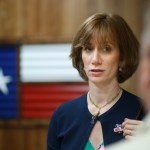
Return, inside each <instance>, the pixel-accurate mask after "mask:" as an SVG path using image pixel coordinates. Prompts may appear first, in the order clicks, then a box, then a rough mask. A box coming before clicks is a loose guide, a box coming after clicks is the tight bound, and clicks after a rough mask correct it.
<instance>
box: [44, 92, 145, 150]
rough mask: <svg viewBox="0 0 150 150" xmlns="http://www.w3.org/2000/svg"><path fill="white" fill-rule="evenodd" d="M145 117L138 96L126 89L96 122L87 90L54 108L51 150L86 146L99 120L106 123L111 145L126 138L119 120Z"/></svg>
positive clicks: (106, 141)
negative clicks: (119, 125) (90, 108)
mask: <svg viewBox="0 0 150 150" xmlns="http://www.w3.org/2000/svg"><path fill="white" fill-rule="evenodd" d="M143 117H144V111H143V109H142V106H141V103H140V102H139V99H138V97H136V96H135V95H133V94H131V93H129V92H127V91H125V90H123V94H122V96H121V98H120V99H119V100H118V101H117V102H116V104H115V105H113V106H112V107H111V108H110V109H109V110H108V111H107V112H105V113H104V114H102V115H100V116H99V117H97V118H96V119H95V120H94V123H92V122H91V121H92V115H91V113H90V112H89V110H88V108H87V94H84V95H82V96H81V97H79V98H77V99H75V100H71V101H69V102H67V103H64V104H63V105H61V106H60V107H59V108H58V109H57V110H56V111H55V112H54V114H53V116H52V118H51V121H50V126H49V129H48V138H47V150H84V148H85V145H86V143H87V141H88V139H89V136H90V133H91V131H92V128H93V126H94V124H95V122H96V121H97V120H99V121H100V122H101V124H102V130H103V138H104V144H105V146H107V145H108V144H111V143H114V142H116V141H118V140H121V139H123V134H122V133H119V132H114V128H115V126H116V124H121V123H122V122H123V121H124V119H125V118H130V119H139V120H141V119H142V118H143Z"/></svg>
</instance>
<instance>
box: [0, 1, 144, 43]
mask: <svg viewBox="0 0 150 150" xmlns="http://www.w3.org/2000/svg"><path fill="white" fill-rule="evenodd" d="M143 4H144V3H143V2H141V1H140V0H132V1H131V0H122V1H120V0H113V1H110V0H97V1H91V0H82V1H81V0H71V1H70V0H61V1H60V0H25V1H24V0H13V1H10V0H0V28H1V30H0V41H1V42H2V41H6V42H9V41H12V42H16V41H22V42H28V43H35V42H36V43H45V42H46V43H47V42H69V41H71V40H72V38H73V35H74V34H75V32H76V31H77V28H78V27H79V26H80V24H81V23H82V22H83V21H84V20H85V19H86V18H87V17H89V16H90V15H92V14H94V13H97V12H101V13H102V12H109V13H117V14H120V15H121V16H123V17H124V18H125V19H126V21H127V22H128V23H129V24H130V25H131V27H132V28H133V30H134V32H135V34H136V35H137V36H138V37H139V35H140V26H141V23H140V22H141V14H142V8H143V7H142V6H143Z"/></svg>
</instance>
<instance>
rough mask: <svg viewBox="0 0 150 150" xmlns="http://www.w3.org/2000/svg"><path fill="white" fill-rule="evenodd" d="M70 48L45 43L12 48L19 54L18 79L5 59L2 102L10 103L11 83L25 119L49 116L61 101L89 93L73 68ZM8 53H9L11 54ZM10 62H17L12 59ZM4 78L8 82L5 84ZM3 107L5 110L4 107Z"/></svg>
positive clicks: (1, 75)
mask: <svg viewBox="0 0 150 150" xmlns="http://www.w3.org/2000/svg"><path fill="white" fill-rule="evenodd" d="M70 49H71V45H70V44H43V45H42V44H41V45H22V46H20V47H19V49H18V50H17V49H16V50H11V52H12V53H13V54H14V55H15V54H16V55H15V56H16V57H14V61H13V63H14V64H15V65H13V69H12V70H14V71H15V70H16V72H14V74H15V77H16V78H14V76H13V75H12V74H10V68H9V67H6V66H4V65H2V64H4V61H2V63H1V64H0V67H1V68H2V69H1V70H2V73H1V72H0V93H1V96H0V105H1V104H2V102H3V101H4V102H5V104H6V106H8V105H7V104H8V101H9V100H10V98H9V95H10V94H11V93H10V88H9V84H10V83H11V84H12V85H13V86H14V87H16V88H15V89H16V97H15V106H16V116H18V115H19V117H21V118H49V117H50V116H51V115H52V113H53V111H54V110H55V109H56V108H57V107H58V106H59V105H60V104H62V103H64V102H66V101H69V100H71V99H73V98H76V97H78V96H80V95H81V94H83V93H85V92H87V90H88V87H87V84H86V83H85V82H83V80H82V79H81V78H80V77H79V75H78V72H77V71H76V70H75V69H73V67H72V63H71V60H70V59H69V54H70ZM5 52H7V51H5V50H3V53H5ZM0 55H1V53H0ZM5 55H6V56H8V53H6V54H5ZM1 56H2V55H1ZM6 62H7V63H8V62H9V64H11V65H12V64H13V63H12V62H10V60H7V61H6ZM5 70H6V71H5ZM13 78H14V79H15V80H14V82H13V80H12V79H13ZM1 80H2V81H3V82H4V81H5V86H4V83H3V82H1ZM2 83H3V84H2ZM4 87H5V88H4ZM3 97H7V99H8V101H7V100H5V99H3V100H1V99H2V98H3ZM4 102H3V103H4ZM11 102H12V101H11ZM12 104H14V102H12ZM1 108H3V110H4V109H5V108H4V107H3V106H2V107H1ZM5 111H6V112H7V109H5ZM3 116H4V115H3ZM3 116H0V117H1V118H2V117H3Z"/></svg>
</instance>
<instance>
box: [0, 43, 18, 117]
mask: <svg viewBox="0 0 150 150" xmlns="http://www.w3.org/2000/svg"><path fill="white" fill-rule="evenodd" d="M17 59H18V58H17V47H16V45H0V119H5V118H6V119H8V118H17V117H18V71H17V69H18V66H17Z"/></svg>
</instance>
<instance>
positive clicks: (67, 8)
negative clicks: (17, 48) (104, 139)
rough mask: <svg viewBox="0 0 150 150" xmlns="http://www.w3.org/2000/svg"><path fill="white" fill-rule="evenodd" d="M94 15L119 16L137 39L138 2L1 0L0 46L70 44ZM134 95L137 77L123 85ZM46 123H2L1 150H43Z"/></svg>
mask: <svg viewBox="0 0 150 150" xmlns="http://www.w3.org/2000/svg"><path fill="white" fill-rule="evenodd" d="M97 12H109V13H117V14H120V15H121V16H122V17H123V18H124V19H125V20H126V21H127V22H128V24H129V25H130V26H131V28H132V29H133V31H134V33H135V35H136V36H137V37H138V38H139V37H140V32H141V15H142V12H143V2H142V1H141V0H0V43H2V44H3V43H22V44H24V43H57V42H71V41H72V38H73V36H74V34H75V32H76V31H77V28H78V27H79V25H80V24H81V23H82V22H83V21H84V20H85V19H86V18H87V17H89V16H90V15H92V14H93V13H97ZM122 86H123V87H125V88H126V89H128V90H129V91H131V92H133V93H137V91H136V88H135V87H136V75H134V76H133V77H132V78H131V79H130V80H129V81H127V82H126V83H124V84H123V85H122ZM48 124H49V120H40V119H37V120H33V119H30V120H29V119H26V120H22V119H20V120H7V121H6V120H5V121H4V120H1V121H0V150H9V149H11V150H30V149H32V150H44V149H46V144H45V143H46V135H47V128H48Z"/></svg>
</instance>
